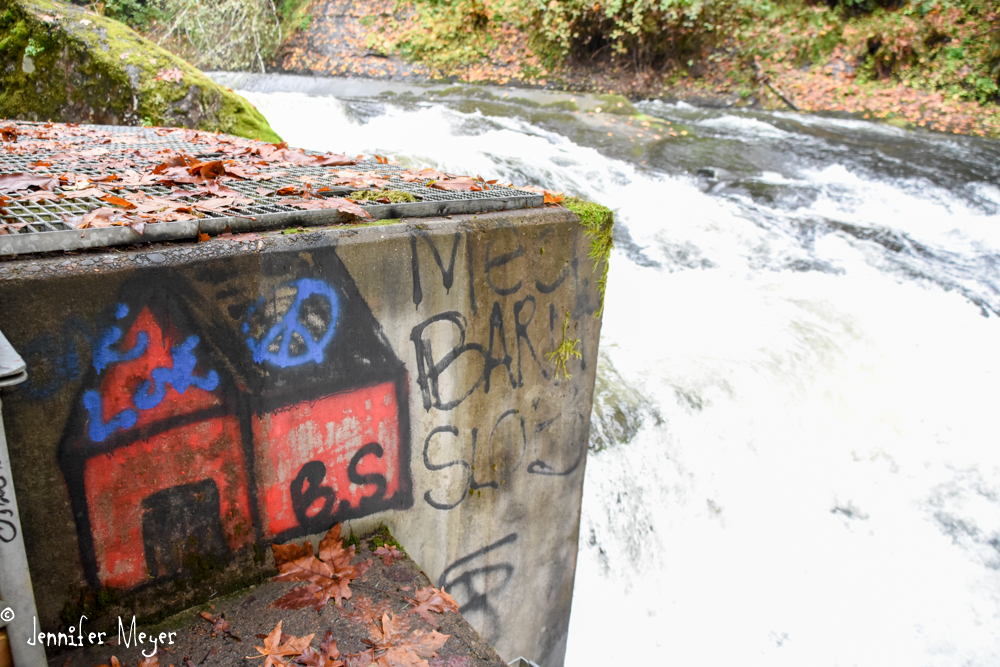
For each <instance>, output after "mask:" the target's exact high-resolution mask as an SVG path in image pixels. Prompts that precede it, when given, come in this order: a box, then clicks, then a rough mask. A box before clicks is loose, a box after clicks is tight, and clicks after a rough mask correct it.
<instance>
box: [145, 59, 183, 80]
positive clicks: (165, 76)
mask: <svg viewBox="0 0 1000 667" xmlns="http://www.w3.org/2000/svg"><path fill="white" fill-rule="evenodd" d="M150 62H153V61H152V60H151V61H150ZM154 64H155V63H154ZM183 78H184V73H183V72H181V71H180V70H179V69H177V68H176V67H172V68H170V69H161V70H160V71H158V72H157V73H156V80H157V81H173V82H174V83H176V82H178V81H180V80H181V79H183Z"/></svg>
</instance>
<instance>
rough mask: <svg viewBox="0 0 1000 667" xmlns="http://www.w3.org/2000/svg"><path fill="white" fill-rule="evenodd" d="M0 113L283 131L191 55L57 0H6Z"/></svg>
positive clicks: (248, 133) (255, 132)
mask: <svg viewBox="0 0 1000 667" xmlns="http://www.w3.org/2000/svg"><path fill="white" fill-rule="evenodd" d="M167 72H170V73H171V75H167V74H166V73H167ZM178 76H179V80H174V79H175V78H178ZM158 77H159V78H158ZM0 117H6V118H18V119H23V120H33V121H62V122H74V123H99V124H108V125H140V124H152V125H174V126H179V127H191V128H197V129H202V130H209V131H215V132H227V133H230V134H235V135H239V136H243V137H250V138H254V139H263V140H266V141H279V140H280V138H279V137H278V136H277V135H276V134H275V133H274V131H273V130H272V129H271V127H270V126H269V125H268V123H267V120H265V119H264V117H263V115H261V113H260V112H259V111H257V110H256V109H255V108H254V107H253V106H252V105H251V104H250V103H249V102H247V101H246V100H245V99H243V98H242V97H240V96H239V95H236V94H235V93H233V92H232V91H231V90H229V89H227V88H223V87H221V86H219V85H217V84H215V83H214V82H212V81H211V80H210V79H209V78H208V77H206V76H205V75H204V74H202V73H201V72H200V71H198V70H197V69H195V68H194V67H192V66H191V65H189V64H188V63H186V62H185V61H183V60H181V59H180V58H178V57H176V56H174V55H173V54H171V53H169V52H167V51H165V50H164V49H161V48H160V47H159V46H157V45H156V44H154V43H152V42H150V41H148V40H146V39H143V38H142V37H140V36H139V35H138V34H136V33H135V32H134V31H132V30H131V29H130V28H128V27H127V26H125V25H122V24H121V23H118V22H117V21H114V20H112V19H109V18H106V17H103V16H98V15H97V14H94V13H92V12H89V11H87V10H86V9H84V8H81V7H77V6H74V5H69V4H63V3H60V2H50V1H49V0H0Z"/></svg>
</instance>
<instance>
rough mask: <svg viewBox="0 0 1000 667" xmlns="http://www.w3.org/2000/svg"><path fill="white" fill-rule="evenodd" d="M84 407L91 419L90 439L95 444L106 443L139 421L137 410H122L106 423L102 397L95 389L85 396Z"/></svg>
mask: <svg viewBox="0 0 1000 667" xmlns="http://www.w3.org/2000/svg"><path fill="white" fill-rule="evenodd" d="M83 407H85V408H87V415H88V416H89V417H90V439H91V440H93V441H94V442H104V440H105V439H106V438H107V437H108V436H109V435H111V434H112V433H114V432H115V431H117V430H118V429H128V428H132V427H133V426H135V423H136V422H137V421H138V419H139V416H138V415H137V414H136V412H135V410H122V411H121V412H119V413H118V414H117V415H115V416H114V417H112V418H111V419H109V420H108V421H107V422H105V421H104V411H103V403H102V401H101V395H100V394H99V393H98V392H96V391H94V390H93V389H91V390H90V391H88V392H87V393H85V394H84V395H83Z"/></svg>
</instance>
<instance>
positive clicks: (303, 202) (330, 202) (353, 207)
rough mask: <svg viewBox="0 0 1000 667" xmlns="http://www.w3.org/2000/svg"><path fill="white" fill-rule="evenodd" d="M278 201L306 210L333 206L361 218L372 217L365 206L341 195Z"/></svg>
mask: <svg viewBox="0 0 1000 667" xmlns="http://www.w3.org/2000/svg"><path fill="white" fill-rule="evenodd" d="M277 203H279V204H284V205H285V206H294V207H295V208H301V209H303V210H306V211H314V210H317V209H327V208H333V209H337V210H338V211H343V212H344V213H350V214H352V215H356V216H358V217H359V218H366V219H371V217H372V216H371V215H370V214H369V213H368V211H366V210H365V209H364V207H362V206H359V205H358V204H355V203H354V202H352V201H349V200H347V199H342V198H340V197H321V198H317V199H279V200H278V202H277Z"/></svg>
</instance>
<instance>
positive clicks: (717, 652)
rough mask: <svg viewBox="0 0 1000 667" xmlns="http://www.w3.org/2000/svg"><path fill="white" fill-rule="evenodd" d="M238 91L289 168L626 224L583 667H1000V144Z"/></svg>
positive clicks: (350, 85) (844, 128) (434, 97)
mask: <svg viewBox="0 0 1000 667" xmlns="http://www.w3.org/2000/svg"><path fill="white" fill-rule="evenodd" d="M216 76H217V77H218V78H219V80H220V81H223V82H225V83H226V85H229V86H231V87H233V88H236V89H239V90H240V91H241V92H242V93H243V94H244V95H245V96H246V97H247V98H248V99H250V100H251V101H252V102H253V103H254V104H255V105H256V106H257V107H258V108H259V109H261V111H263V112H264V114H265V115H266V116H267V118H268V119H269V120H270V122H271V124H272V125H273V127H274V129H275V130H276V131H277V132H278V133H279V134H281V135H282V136H283V137H285V138H286V139H287V140H288V142H289V143H290V144H292V145H299V146H304V147H308V148H314V149H322V150H330V149H333V150H337V151H346V152H348V153H366V154H371V153H374V152H378V153H379V154H384V155H388V156H391V157H393V158H395V159H398V160H401V161H404V162H405V163H408V164H419V165H423V166H432V167H436V168H439V169H446V170H449V171H455V172H460V173H481V174H483V175H484V176H487V175H489V176H488V177H500V178H502V179H504V180H509V181H513V182H515V183H519V184H529V183H534V184H539V185H544V186H545V187H547V188H550V189H554V190H566V191H568V192H570V193H574V194H579V195H582V196H584V197H586V198H589V199H593V200H595V201H599V202H601V203H603V204H606V205H607V206H609V207H611V208H612V209H614V210H615V211H616V213H617V220H618V227H617V228H616V240H617V250H616V251H615V253H614V255H613V258H612V265H611V277H610V282H609V285H608V290H607V306H606V310H605V316H604V328H603V333H602V340H601V348H602V359H601V365H600V372H599V395H598V411H599V412H598V414H595V435H594V437H593V439H592V442H593V443H594V444H595V445H598V446H599V445H608V446H606V447H605V448H603V449H602V450H600V451H596V452H595V453H593V454H592V455H591V458H590V461H589V462H588V465H587V472H586V482H585V491H584V501H583V502H584V506H583V520H582V525H581V531H580V560H579V566H578V570H577V576H576V589H575V594H574V600H573V615H572V621H571V628H570V638H569V649H568V655H567V665H568V666H569V667H587V666H590V665H594V666H596V665H606V664H609V663H613V664H616V665H640V664H642V665H656V664H663V665H667V664H669V665H683V666H685V667H687V666H700V665H705V666H716V665H727V666H728V665H733V666H736V665H738V666H740V667H744V666H748V665H768V666H772V665H788V666H794V667H803V666H810V667H812V666H826V665H831V666H832V665H859V666H866V667H867V666H870V667H886V666H889V665H893V666H895V665H902V666H916V665H920V666H923V665H934V666H949V667H951V666H955V667H958V666H969V667H972V666H980V665H981V666H990V667H995V666H996V665H1000V437H998V435H997V434H998V420H997V415H1000V388H998V383H1000V317H998V313H1000V187H998V184H1000V142H990V141H985V140H978V139H972V138H965V137H953V136H944V135H936V134H929V133H911V132H906V131H903V130H900V129H896V128H894V127H890V126H885V125H876V124H872V123H868V122H863V121H856V120H845V119H836V118H824V117H818V116H802V115H797V114H791V113H768V112H753V111H740V112H737V111H725V110H705V109H696V108H694V107H691V106H688V105H685V104H683V103H680V104H667V103H662V102H646V103H642V104H640V105H639V107H640V110H641V111H642V112H644V113H645V114H647V115H648V116H650V117H655V118H659V119H663V120H664V121H669V128H670V129H669V131H670V132H673V134H676V135H677V136H676V137H673V136H670V135H669V134H668V133H666V132H662V131H661V132H659V133H656V136H655V137H654V136H652V135H653V134H654V132H653V131H652V130H649V129H648V128H646V127H644V126H642V125H640V124H639V122H638V121H634V122H633V125H632V126H628V125H627V119H626V118H624V117H622V116H618V117H615V116H610V115H608V114H590V113H586V111H583V112H579V113H573V112H572V111H570V110H562V109H560V107H559V105H558V104H557V105H555V106H552V105H551V103H553V102H557V103H561V104H563V105H566V103H568V102H569V101H570V98H571V97H572V96H570V95H568V94H548V93H541V92H533V93H527V92H524V91H514V90H510V89H492V91H489V90H483V89H472V88H469V89H462V90H448V91H444V92H446V93H448V94H445V95H442V94H441V93H442V89H443V87H442V86H438V87H436V88H421V87H416V86H404V85H390V84H380V83H375V82H358V81H347V80H318V79H307V78H300V77H279V76H248V75H216ZM516 97H521V98H524V99H514V98H516ZM574 99H576V101H577V103H579V104H580V105H582V106H583V107H584V109H586V108H587V107H588V105H589V106H591V107H592V106H594V104H596V102H595V101H594V100H591V99H587V98H584V97H579V98H574ZM547 104H548V105H549V106H544V105H547ZM612 119H614V120H612ZM652 127H654V128H655V125H654V126H652ZM640 134H641V135H642V136H638V135H640ZM616 409H617V410H618V411H619V412H618V414H617V417H618V419H615V410H616ZM539 595H544V592H542V591H540V592H539Z"/></svg>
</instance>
